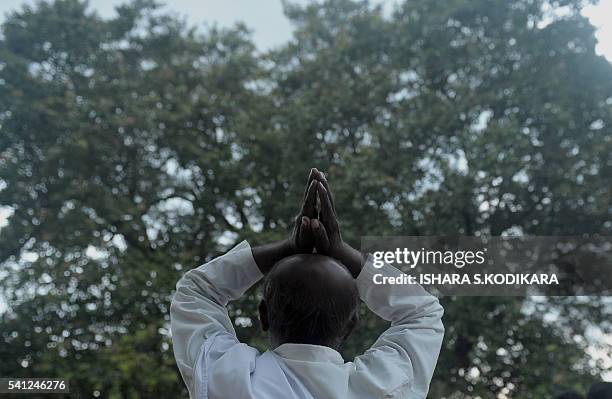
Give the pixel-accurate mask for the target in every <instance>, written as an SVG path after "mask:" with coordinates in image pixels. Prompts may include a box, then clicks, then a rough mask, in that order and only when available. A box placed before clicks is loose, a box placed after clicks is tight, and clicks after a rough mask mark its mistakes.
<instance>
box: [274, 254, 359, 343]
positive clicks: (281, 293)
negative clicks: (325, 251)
mask: <svg viewBox="0 0 612 399" xmlns="http://www.w3.org/2000/svg"><path fill="white" fill-rule="evenodd" d="M264 301H265V304H266V308H267V319H268V324H269V330H270V334H271V339H272V341H273V345H280V344H284V343H299V344H313V345H323V346H329V347H332V348H337V347H338V346H339V345H340V344H341V343H342V341H343V340H344V339H345V338H346V337H347V336H348V334H349V333H350V332H351V330H352V328H353V327H354V326H355V323H356V321H357V306H358V304H359V293H358V290H357V284H356V282H355V279H354V278H353V277H352V276H351V275H350V273H349V272H348V270H347V269H346V268H345V267H344V266H343V265H342V264H340V263H338V262H337V261H336V260H334V259H332V258H329V257H327V256H322V255H316V254H302V255H295V256H291V257H288V258H285V259H283V260H282V261H280V262H279V263H278V264H276V265H275V266H274V268H273V269H272V271H270V273H269V274H268V276H267V278H266V281H265V283H264Z"/></svg>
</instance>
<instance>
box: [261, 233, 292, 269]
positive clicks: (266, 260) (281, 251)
mask: <svg viewBox="0 0 612 399" xmlns="http://www.w3.org/2000/svg"><path fill="white" fill-rule="evenodd" d="M251 253H252V254H253V259H255V263H256V264H257V267H258V268H259V271H261V273H262V274H267V273H268V272H269V271H270V270H271V269H272V266H274V265H275V264H276V262H278V261H279V260H281V259H283V258H286V257H288V256H291V255H295V253H296V250H295V246H294V245H293V243H292V242H291V239H285V240H280V241H275V242H272V243H269V244H264V245H259V246H256V247H252V248H251Z"/></svg>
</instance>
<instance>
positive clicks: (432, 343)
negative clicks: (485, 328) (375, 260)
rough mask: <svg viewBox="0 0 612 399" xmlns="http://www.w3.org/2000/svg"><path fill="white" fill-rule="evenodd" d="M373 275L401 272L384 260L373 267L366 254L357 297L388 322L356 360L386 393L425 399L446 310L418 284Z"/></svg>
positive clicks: (440, 343) (441, 334)
mask: <svg viewBox="0 0 612 399" xmlns="http://www.w3.org/2000/svg"><path fill="white" fill-rule="evenodd" d="M376 274H379V275H380V276H378V278H377V281H380V280H382V278H381V277H383V276H385V277H399V276H401V275H402V272H401V271H399V270H398V269H396V268H395V267H393V266H390V265H388V264H385V265H383V266H382V268H380V269H377V268H374V266H373V265H372V259H371V257H370V258H369V259H368V261H367V262H366V264H365V265H364V267H363V269H362V271H361V273H360V274H359V276H358V278H357V286H358V287H359V294H360V297H361V299H362V300H363V301H364V302H365V304H366V305H367V306H368V308H369V309H370V310H371V311H372V312H374V313H375V314H377V315H378V316H380V317H381V318H383V319H385V320H388V321H391V326H390V327H389V328H388V329H387V330H386V331H385V332H384V333H383V334H382V335H381V336H380V337H379V338H378V339H377V340H376V342H375V343H374V345H372V347H371V348H370V349H369V350H368V351H366V352H365V353H364V354H363V355H361V356H359V357H358V358H357V359H355V363H356V364H357V365H358V367H362V368H365V369H367V373H366V374H367V375H370V376H371V378H372V379H373V380H374V381H373V382H372V384H379V385H380V384H384V385H385V386H386V387H388V389H389V390H388V391H387V393H388V397H392V398H396V397H398V398H399V397H402V398H403V397H406V396H405V395H408V396H407V397H410V398H425V397H426V396H427V392H428V390H429V383H430V382H431V378H432V376H433V373H434V370H435V367H436V363H437V361H438V355H439V354H440V348H441V346H442V339H443V336H444V326H443V325H442V315H443V313H444V309H443V308H442V306H441V305H440V303H439V302H438V299H437V298H436V297H434V296H432V295H430V294H429V293H427V291H425V290H424V289H423V287H421V286H420V285H418V284H375V283H374V277H375V275H376Z"/></svg>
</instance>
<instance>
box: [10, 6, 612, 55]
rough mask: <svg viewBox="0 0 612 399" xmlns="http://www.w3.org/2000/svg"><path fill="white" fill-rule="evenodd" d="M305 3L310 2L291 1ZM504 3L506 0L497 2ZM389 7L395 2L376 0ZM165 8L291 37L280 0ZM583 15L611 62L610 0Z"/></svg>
mask: <svg viewBox="0 0 612 399" xmlns="http://www.w3.org/2000/svg"><path fill="white" fill-rule="evenodd" d="M292 1H293V2H297V3H307V2H309V1H311V0H292ZM500 1H505V0H500ZM124 2H125V0H90V1H89V3H90V6H91V7H92V8H94V9H96V10H98V12H99V13H100V14H101V15H102V16H105V17H110V16H113V14H114V7H115V6H116V5H118V4H122V3H124ZM375 2H377V3H379V2H380V3H385V5H388V6H389V7H391V6H392V5H393V4H394V2H395V0H375ZM26 3H27V4H34V3H35V1H34V0H0V20H4V15H5V14H6V13H7V12H9V11H12V10H15V9H18V8H20V7H21V5H23V4H26ZM164 3H165V4H166V7H165V8H166V9H168V10H172V11H174V12H177V13H178V14H180V15H183V16H187V18H188V20H189V21H190V22H191V23H193V24H202V23H203V22H206V23H213V22H216V23H218V24H219V25H220V26H231V25H233V24H234V23H236V22H238V21H243V22H245V23H246V24H247V26H249V27H250V28H251V29H252V30H253V37H254V40H255V43H256V44H257V46H258V47H259V48H260V49H261V50H266V49H269V48H271V47H275V46H278V45H280V44H282V43H284V42H285V41H287V40H288V39H289V38H290V37H291V26H290V25H289V22H288V20H287V18H285V16H284V15H283V10H282V6H281V2H280V0H231V1H230V0H167V1H165V2H164ZM584 14H585V15H586V16H587V17H588V18H589V19H590V20H591V23H592V24H593V25H595V26H596V27H598V28H599V30H598V32H597V38H598V39H599V46H598V48H597V51H598V53H599V54H604V55H605V56H606V57H607V58H608V60H612V0H600V2H599V4H598V5H596V6H589V7H587V8H586V9H585V11H584Z"/></svg>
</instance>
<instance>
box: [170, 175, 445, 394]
mask: <svg viewBox="0 0 612 399" xmlns="http://www.w3.org/2000/svg"><path fill="white" fill-rule="evenodd" d="M317 198H318V199H319V202H320V204H321V205H320V209H317ZM314 251H316V253H313V252H314ZM375 273H380V274H383V275H386V276H398V275H400V271H399V270H397V269H395V268H393V267H391V266H389V265H384V266H383V267H382V268H380V269H375V268H373V266H372V262H371V259H370V258H367V259H365V261H364V259H363V256H362V254H361V253H360V252H359V251H357V250H355V249H353V248H351V247H350V246H349V245H348V244H346V243H345V242H344V241H343V240H342V237H341V234H340V229H339V227H338V221H337V218H336V210H335V206H334V203H333V197H332V195H331V191H330V188H329V184H328V182H327V180H326V179H325V176H324V175H323V173H321V172H319V171H317V170H316V169H312V170H311V173H310V176H309V179H308V184H307V189H306V194H305V196H304V203H303V206H302V211H301V213H300V216H299V217H298V219H297V223H296V228H295V229H294V232H293V234H292V236H291V237H290V238H289V239H287V240H283V241H279V242H275V243H271V244H267V245H263V246H258V247H253V248H251V247H250V246H249V244H248V243H247V242H245V241H243V242H242V243H240V244H238V245H237V246H236V247H235V248H233V249H232V250H230V251H229V252H228V253H227V254H225V255H223V256H221V257H219V258H216V259H214V260H213V261H211V262H209V263H207V264H205V265H203V266H200V267H198V268H196V269H194V270H191V271H189V272H188V273H186V274H185V275H184V276H183V278H181V280H180V281H179V282H178V284H177V287H176V295H175V296H174V299H173V301H172V306H171V310H170V315H171V319H172V339H173V345H174V354H175V357H176V361H177V364H178V367H179V369H180V371H181V374H182V376H183V379H184V381H185V384H186V385H187V388H188V390H189V395H190V397H191V398H198V399H200V398H209V399H217V398H224V399H243V398H244V399H247V398H282V399H298V398H299V399H304V398H317V399H335V398H341V399H342V398H425V397H426V395H427V391H428V389H429V383H430V381H431V377H432V375H433V372H434V368H435V365H436V361H437V358H438V354H439V351H440V347H441V344H442V337H443V334H444V328H443V326H442V321H441V317H442V313H443V309H442V307H441V306H440V304H439V303H438V300H437V299H436V298H435V297H433V296H430V295H429V294H427V293H426V292H425V291H424V290H423V289H422V288H421V287H419V286H415V285H405V286H399V285H394V286H387V285H377V286H376V285H374V283H373V281H372V276H373V275H374V274H375ZM264 276H266V280H265V283H264V298H263V300H262V301H261V303H260V305H259V313H260V320H261V325H262V328H263V329H264V331H268V332H269V337H270V343H271V349H270V350H268V351H266V352H265V353H263V354H260V353H259V352H258V351H257V350H256V349H254V348H251V347H249V346H247V345H246V344H243V343H240V342H239V341H238V339H237V338H236V334H235V332H234V328H233V326H232V322H231V320H230V318H229V316H228V313H227V310H226V308H225V306H226V305H227V303H228V302H229V301H230V300H235V299H238V298H240V297H241V296H242V295H243V294H244V292H245V291H246V290H247V289H248V288H249V287H251V286H252V285H253V284H254V283H255V282H257V281H258V280H259V279H261V278H262V277H264ZM358 298H361V300H362V301H364V302H365V304H366V305H367V306H368V308H369V309H370V310H372V311H373V312H374V313H376V314H377V315H378V316H380V317H382V318H383V319H385V320H388V321H391V326H390V327H389V329H387V330H386V331H385V332H384V333H383V334H382V335H381V336H380V337H379V338H378V340H377V341H376V342H375V343H374V345H372V347H371V348H370V349H368V350H367V351H366V352H365V353H364V354H363V355H361V356H358V357H357V358H355V359H354V361H353V362H347V363H345V362H344V360H343V359H342V357H341V355H340V354H339V353H338V352H337V349H338V347H339V346H340V344H341V343H342V342H343V341H344V340H346V339H347V338H348V336H349V334H350V333H351V331H352V329H353V328H354V327H355V325H356V321H357V305H358Z"/></svg>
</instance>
